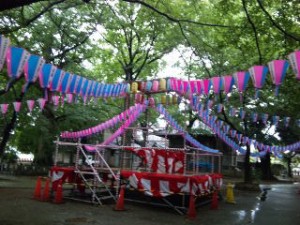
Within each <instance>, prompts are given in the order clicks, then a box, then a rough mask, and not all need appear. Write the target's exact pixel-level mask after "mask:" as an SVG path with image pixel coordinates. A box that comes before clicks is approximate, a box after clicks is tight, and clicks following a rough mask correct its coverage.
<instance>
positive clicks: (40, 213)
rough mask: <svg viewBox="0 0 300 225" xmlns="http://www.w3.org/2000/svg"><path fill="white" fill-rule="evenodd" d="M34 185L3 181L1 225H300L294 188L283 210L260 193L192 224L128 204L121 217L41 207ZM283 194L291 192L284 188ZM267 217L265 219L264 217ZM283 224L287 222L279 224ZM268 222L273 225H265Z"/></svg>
mask: <svg viewBox="0 0 300 225" xmlns="http://www.w3.org/2000/svg"><path fill="white" fill-rule="evenodd" d="M35 182H36V177H11V176H10V177H3V176H1V175H0V225H96V224H97V225H119V224H120V225H154V224H155V225H159V224H164V225H169V224H170V225H179V224H180V225H185V224H197V225H219V224H222V225H244V224H249V223H250V224H251V223H252V224H256V225H258V224H259V225H265V224H273V225H277V224H278V225H279V224H280V225H281V224H289V225H296V224H299V223H298V222H299V219H300V215H299V213H297V212H298V211H297V208H298V207H297V205H298V204H299V201H298V200H297V199H299V196H300V195H298V194H296V191H297V190H298V189H299V185H298V184H297V185H296V186H295V185H294V186H291V185H292V184H291V185H290V186H288V187H289V188H292V192H291V193H283V194H284V195H283V197H282V199H286V201H287V202H284V204H283V205H280V204H282V203H283V201H282V200H280V201H277V200H276V199H277V197H276V198H275V197H272V196H271V194H272V193H270V198H269V199H270V200H267V202H266V203H263V202H260V201H258V200H257V193H250V192H249V193H245V192H243V193H239V192H237V191H235V197H236V200H237V204H235V205H229V204H226V203H225V201H221V202H220V204H219V209H218V210H210V206H209V205H205V206H201V207H199V208H197V217H196V219H194V220H189V219H187V218H186V216H182V215H179V214H177V213H176V212H175V211H174V210H170V209H166V208H159V207H154V206H147V205H142V204H132V203H128V202H125V208H126V210H125V211H121V212H118V211H114V210H113V207H114V205H103V206H93V205H91V204H87V203H82V202H74V201H70V200H69V201H65V202H64V203H63V204H54V203H51V202H40V201H37V200H34V199H33V194H34V187H35ZM276 190H277V189H276V188H275V189H274V192H273V195H275V194H276V196H277V195H278V193H279V192H276ZM280 190H287V189H286V188H285V187H283V188H282V189H280ZM291 196H294V197H291ZM273 199H274V201H273ZM275 200H276V201H275ZM291 201H293V203H291ZM273 202H274V203H273ZM259 204H260V208H263V207H264V209H262V210H259V211H256V210H257V205H259ZM292 204H294V206H293V207H291V209H290V211H287V210H286V209H285V208H286V207H285V206H286V205H291V206H292ZM279 208H283V209H285V210H284V211H282V212H283V213H284V215H285V214H287V215H288V216H286V215H285V216H283V215H281V214H278V218H277V217H275V216H269V214H270V215H273V212H274V210H278V209H279ZM255 212H257V213H256V214H257V218H256V221H260V220H261V221H260V222H256V221H255V222H254V216H253V215H254V214H253V213H255ZM277 212H278V211H277ZM280 212H281V211H280ZM268 213H269V214H268ZM265 214H266V215H267V216H264V215H265ZM275 215H277V214H275ZM282 218H283V219H284V221H283V220H280V219H282ZM266 219H272V221H271V222H270V221H268V222H266V221H265V220H266ZM297 221H298V222H297ZM276 222H277V223H276Z"/></svg>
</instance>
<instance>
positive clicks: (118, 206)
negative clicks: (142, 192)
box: [114, 186, 125, 211]
mask: <svg viewBox="0 0 300 225" xmlns="http://www.w3.org/2000/svg"><path fill="white" fill-rule="evenodd" d="M124 193H125V187H124V186H122V187H121V190H120V193H119V197H118V201H117V204H116V206H115V208H114V210H116V211H124V210H125V208H124Z"/></svg>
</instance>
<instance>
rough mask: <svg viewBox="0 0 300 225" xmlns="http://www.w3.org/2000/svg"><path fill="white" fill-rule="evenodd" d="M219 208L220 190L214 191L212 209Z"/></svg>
mask: <svg viewBox="0 0 300 225" xmlns="http://www.w3.org/2000/svg"><path fill="white" fill-rule="evenodd" d="M218 208H219V202H218V191H214V193H213V195H212V201H211V205H210V209H218Z"/></svg>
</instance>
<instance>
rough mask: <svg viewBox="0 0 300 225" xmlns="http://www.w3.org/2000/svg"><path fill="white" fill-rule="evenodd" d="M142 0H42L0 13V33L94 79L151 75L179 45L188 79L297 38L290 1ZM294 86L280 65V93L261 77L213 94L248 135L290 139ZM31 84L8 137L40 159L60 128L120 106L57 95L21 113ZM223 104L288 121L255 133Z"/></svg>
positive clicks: (234, 66) (185, 113)
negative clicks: (259, 84) (61, 99)
mask: <svg viewBox="0 0 300 225" xmlns="http://www.w3.org/2000/svg"><path fill="white" fill-rule="evenodd" d="M143 3H144V4H142V5H141V4H137V3H127V2H124V1H118V2H116V3H111V2H110V1H91V2H90V3H89V4H85V3H84V2H83V1H81V0H76V1H63V3H60V4H54V3H53V1H42V2H39V3H35V4H31V5H29V6H24V7H22V8H19V9H15V10H7V11H3V12H1V13H0V17H1V18H2V20H1V21H0V33H2V34H5V35H6V36H8V37H9V38H10V39H11V41H12V44H13V45H17V46H20V47H23V48H26V49H28V50H29V51H30V52H31V53H33V54H38V55H42V56H44V57H45V59H46V60H47V62H50V63H53V64H55V65H57V66H58V67H60V68H62V69H64V70H65V71H69V72H71V73H74V74H79V75H81V76H84V77H87V78H89V79H94V80H97V81H99V82H101V81H104V82H116V81H123V80H127V81H132V80H145V79H151V78H155V77H156V76H157V73H158V71H160V69H162V66H163V64H164V62H163V60H162V58H163V56H164V55H166V54H167V53H170V52H172V51H175V50H176V51H179V52H180V53H181V57H180V58H179V59H181V62H182V61H183V62H184V63H183V64H182V63H177V65H180V66H181V68H182V69H183V70H184V74H185V75H186V77H185V78H184V79H187V78H191V79H192V78H197V79H198V78H207V77H211V76H217V75H226V74H232V73H233V72H236V71H239V70H247V69H248V68H249V67H251V66H253V65H255V64H266V63H267V62H269V61H270V60H273V59H279V58H282V59H286V56H287V54H288V53H290V52H292V51H294V50H295V49H296V48H298V47H299V39H300V33H299V15H300V14H299V4H297V3H298V2H297V1H296V0H292V1H287V0H284V1H282V0H280V1H279V0H275V1H271V0H267V1H244V0H243V1H233V0H229V1H225V0H215V1H195V0H186V1H182V0H172V1H166V0H164V1H155V2H153V1H150V0H146V1H143ZM259 3H260V4H259ZM147 6H148V7H147ZM179 59H178V60H179ZM174 60H175V61H176V59H174ZM166 76H170V74H167V75H166ZM171 76H172V75H171ZM7 80H8V78H7V76H6V71H5V69H4V70H2V71H1V73H0V89H1V90H3V89H4V88H5V86H6V83H7ZM23 84H24V79H23V78H21V79H20V80H19V81H18V82H16V84H14V88H13V89H11V90H10V91H9V92H8V93H5V94H2V95H1V96H0V103H12V102H13V101H16V100H17V99H18V97H19V96H20V90H21V87H22V85H23ZM299 85H300V84H299V83H296V82H295V76H294V75H293V74H292V72H291V70H289V72H288V74H287V77H286V79H285V81H284V82H283V85H282V86H281V87H280V95H279V97H278V98H275V97H274V96H273V91H272V90H273V89H274V87H273V86H272V82H271V80H270V77H268V80H267V84H266V86H265V87H264V88H263V90H262V91H261V98H260V99H259V100H256V101H253V96H254V88H253V85H252V84H251V82H249V87H248V88H247V91H246V92H245V93H244V102H243V103H242V104H241V103H240V102H239V93H238V92H237V91H233V93H232V95H231V96H230V100H229V101H228V102H224V95H222V96H220V98H219V100H218V101H219V102H220V103H222V104H224V106H225V111H224V113H223V114H218V116H219V118H220V119H222V120H225V121H226V122H228V123H230V124H231V125H232V127H233V128H234V129H236V130H238V131H239V132H241V133H243V134H244V135H247V136H249V137H257V139H258V140H259V141H262V142H264V143H269V144H282V145H284V144H290V143H293V142H295V141H298V140H299V135H300V134H299V128H298V127H297V126H296V124H295V122H294V121H295V119H298V118H300V114H299V110H298V109H299V104H300V103H299V101H298V98H297V96H299ZM37 86H38V85H33V86H31V87H30V89H29V91H28V92H27V93H26V95H25V96H24V98H23V102H22V103H23V107H22V110H21V112H20V113H19V115H18V120H17V126H15V129H14V130H13V132H11V134H12V136H11V140H10V142H9V145H10V146H14V147H16V148H17V149H18V150H20V151H22V152H33V153H34V154H35V156H36V159H37V160H38V161H40V162H42V163H44V164H49V163H50V162H51V159H52V158H51V157H52V156H51V155H52V152H53V150H54V145H53V140H55V136H57V135H58V134H59V133H60V132H61V131H64V130H80V129H84V128H87V127H90V126H93V125H96V124H98V123H100V122H103V121H105V120H107V119H109V118H111V117H112V116H113V115H116V114H118V113H119V112H121V111H123V105H124V104H123V100H122V99H121V100H108V102H102V100H101V101H99V102H98V104H96V105H95V104H92V103H91V102H90V103H88V104H87V105H86V106H84V105H83V104H82V103H79V104H72V105H67V104H65V106H64V107H63V108H58V109H54V108H52V107H51V106H50V105H49V106H47V107H46V109H45V110H44V111H43V112H42V113H41V112H40V110H39V109H38V108H37V107H36V108H35V109H34V110H33V112H32V113H31V114H28V113H27V109H26V107H25V105H26V100H28V99H34V100H37V99H38V98H40V97H42V96H43V91H42V90H39V88H37ZM211 97H213V96H211ZM218 101H217V102H215V103H219V102H218ZM80 102H81V101H80ZM230 106H233V107H236V108H238V107H244V108H245V109H246V110H247V111H248V112H251V111H255V112H257V113H262V112H263V113H268V114H269V115H270V116H272V115H278V116H280V117H281V118H282V117H284V116H289V117H291V118H292V120H291V123H290V126H289V127H287V128H286V127H283V126H282V125H280V126H279V127H278V128H277V130H276V131H275V132H277V133H278V134H279V136H280V137H281V139H280V140H278V139H276V138H274V137H273V136H274V135H273V134H267V133H266V132H264V130H265V129H266V127H265V126H263V125H262V123H261V122H258V123H254V124H253V123H251V121H250V118H246V120H245V121H241V120H240V119H239V118H237V117H234V118H229V117H228V108H229V107H230ZM150 111H151V110H150ZM169 111H170V113H171V114H172V116H174V117H176V119H177V120H178V121H179V123H180V125H182V126H183V127H185V126H187V127H190V128H192V127H193V126H192V123H191V122H194V121H195V120H194V116H195V115H194V114H192V113H191V112H190V111H189V110H187V109H184V110H178V107H169ZM156 117H157V114H156V113H153V112H151V114H150V115H149V119H150V121H151V124H154V123H155V118H156ZM10 118H12V109H11V110H9V113H8V114H7V115H6V116H5V117H2V118H0V124H1V125H0V129H1V131H4V130H5V127H6V126H7V125H8V124H9V122H10ZM186 121H189V122H190V123H187V122H186ZM139 122H140V123H143V122H145V118H144V117H141V118H140V119H139ZM187 124H188V125H187ZM191 132H197V133H206V132H207V130H206V129H191ZM266 139H268V140H266ZM0 140H1V138H0Z"/></svg>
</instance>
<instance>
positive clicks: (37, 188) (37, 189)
mask: <svg viewBox="0 0 300 225" xmlns="http://www.w3.org/2000/svg"><path fill="white" fill-rule="evenodd" d="M41 188H42V177H40V176H39V177H38V178H37V181H36V185H35V189H34V196H33V197H34V198H35V199H37V200H41Z"/></svg>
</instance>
